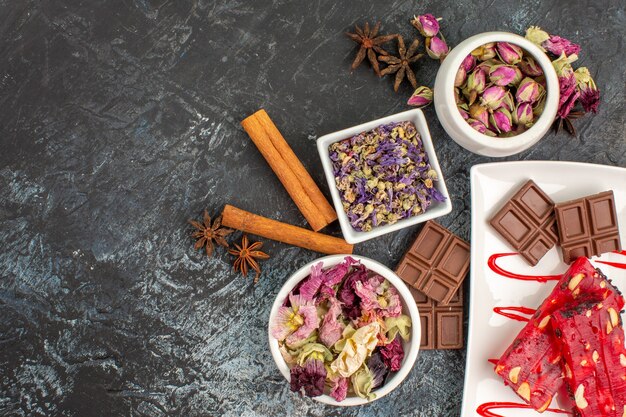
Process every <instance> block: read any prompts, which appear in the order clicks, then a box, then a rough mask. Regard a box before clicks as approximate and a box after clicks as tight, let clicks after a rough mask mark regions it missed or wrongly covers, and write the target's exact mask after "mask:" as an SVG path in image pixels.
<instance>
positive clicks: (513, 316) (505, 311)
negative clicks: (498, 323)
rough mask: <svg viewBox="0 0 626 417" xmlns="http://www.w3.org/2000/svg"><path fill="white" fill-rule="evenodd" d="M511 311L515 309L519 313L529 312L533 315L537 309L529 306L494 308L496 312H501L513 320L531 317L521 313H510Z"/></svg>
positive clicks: (526, 319) (523, 319) (524, 319)
mask: <svg viewBox="0 0 626 417" xmlns="http://www.w3.org/2000/svg"><path fill="white" fill-rule="evenodd" d="M510 311H515V312H517V313H521V314H528V315H530V316H532V315H533V314H535V311H537V310H535V309H533V308H528V307H494V308H493V312H494V313H496V314H500V315H501V316H504V317H508V318H510V319H513V320H517V321H528V320H530V317H524V316H522V315H521V314H516V313H510Z"/></svg>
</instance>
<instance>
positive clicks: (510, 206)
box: [489, 180, 558, 266]
mask: <svg viewBox="0 0 626 417" xmlns="http://www.w3.org/2000/svg"><path fill="white" fill-rule="evenodd" d="M489 223H490V224H491V226H492V227H493V228H494V229H495V230H496V231H497V232H498V233H500V235H502V237H503V238H504V239H506V241H507V242H509V244H510V245H511V246H512V247H513V249H515V250H516V251H517V252H519V253H520V255H522V256H523V257H524V259H526V261H528V263H529V264H531V265H533V266H534V265H537V262H539V260H540V259H541V258H543V256H544V255H545V254H546V253H547V252H548V251H549V250H550V249H551V248H552V247H553V246H554V245H555V244H556V243H557V242H558V236H557V231H556V220H555V216H554V202H553V201H552V200H551V199H550V197H548V195H547V194H546V193H545V192H543V190H542V189H541V188H539V186H538V185H537V184H535V182H534V181H532V180H529V181H528V182H526V184H524V185H523V186H522V188H520V189H519V191H517V192H516V193H515V195H513V197H511V199H510V200H508V201H507V202H506V203H504V206H502V208H501V209H500V210H499V211H498V212H497V213H496V215H495V216H493V218H492V219H491V220H490V221H489Z"/></svg>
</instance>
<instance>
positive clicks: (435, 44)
mask: <svg viewBox="0 0 626 417" xmlns="http://www.w3.org/2000/svg"><path fill="white" fill-rule="evenodd" d="M448 51H449V49H448V45H447V44H446V41H444V40H443V39H440V38H438V37H436V36H435V37H432V38H426V52H427V53H428V56H429V57H431V58H432V59H438V60H440V61H443V59H444V58H445V57H446V55H448Z"/></svg>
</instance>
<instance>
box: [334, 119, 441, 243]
mask: <svg viewBox="0 0 626 417" xmlns="http://www.w3.org/2000/svg"><path fill="white" fill-rule="evenodd" d="M329 153H330V159H331V161H332V164H333V173H334V176H335V184H336V186H337V190H338V191H339V194H340V196H341V201H342V204H343V208H344V210H345V211H346V214H347V216H348V219H349V221H350V224H351V225H352V227H353V228H354V229H355V230H358V231H369V230H371V229H372V228H374V227H377V226H380V225H384V224H393V223H396V222H397V221H399V220H401V219H405V218H408V217H412V216H415V215H417V214H420V213H422V212H424V211H426V210H427V209H428V208H429V207H430V206H431V205H432V204H433V203H434V202H441V201H444V199H445V197H444V196H443V195H441V193H440V192H439V191H438V190H437V188H436V187H435V184H436V182H437V173H436V171H435V170H433V169H432V168H431V166H430V162H429V159H428V154H427V153H426V151H425V150H424V145H423V142H422V138H421V137H420V135H419V133H418V132H417V130H416V128H415V125H414V124H413V123H412V122H409V121H404V122H398V123H389V124H385V125H381V126H378V127H377V128H375V129H373V130H370V131H367V132H361V133H359V134H358V135H355V136H353V137H351V138H348V139H344V140H342V141H339V142H335V143H333V144H331V145H330V146H329Z"/></svg>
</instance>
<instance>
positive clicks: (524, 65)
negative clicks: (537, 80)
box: [517, 56, 543, 77]
mask: <svg viewBox="0 0 626 417" xmlns="http://www.w3.org/2000/svg"><path fill="white" fill-rule="evenodd" d="M517 65H518V66H519V68H520V69H521V70H522V72H523V73H524V74H525V75H527V76H529V77H539V76H542V75H543V69H541V67H540V66H539V64H537V61H535V60H534V58H532V57H530V56H525V57H524V58H523V59H522V60H521V61H520V63H519V64H517Z"/></svg>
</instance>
